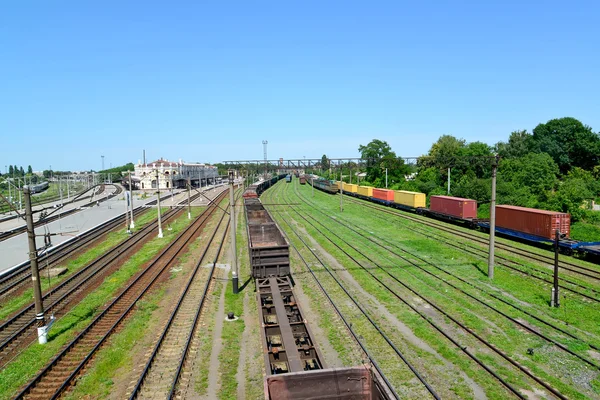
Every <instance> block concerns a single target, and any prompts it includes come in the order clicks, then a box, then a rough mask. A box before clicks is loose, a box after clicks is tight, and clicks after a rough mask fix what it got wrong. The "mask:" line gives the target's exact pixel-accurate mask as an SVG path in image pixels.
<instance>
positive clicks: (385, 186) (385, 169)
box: [385, 168, 387, 189]
mask: <svg viewBox="0 0 600 400" xmlns="http://www.w3.org/2000/svg"><path fill="white" fill-rule="evenodd" d="M385 188H386V189H387V168H386V169H385Z"/></svg>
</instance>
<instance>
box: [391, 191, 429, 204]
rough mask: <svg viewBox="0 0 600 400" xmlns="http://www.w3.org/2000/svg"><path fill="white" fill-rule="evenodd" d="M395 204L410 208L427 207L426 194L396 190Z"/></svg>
mask: <svg viewBox="0 0 600 400" xmlns="http://www.w3.org/2000/svg"><path fill="white" fill-rule="evenodd" d="M394 203H398V204H402V205H403V206H408V207H414V208H417V207H425V193H419V192H409V191H407V190H394Z"/></svg>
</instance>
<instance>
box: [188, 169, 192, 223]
mask: <svg viewBox="0 0 600 400" xmlns="http://www.w3.org/2000/svg"><path fill="white" fill-rule="evenodd" d="M187 187H188V188H187V189H188V219H192V206H191V204H190V192H191V191H192V180H191V179H190V178H188V184H187Z"/></svg>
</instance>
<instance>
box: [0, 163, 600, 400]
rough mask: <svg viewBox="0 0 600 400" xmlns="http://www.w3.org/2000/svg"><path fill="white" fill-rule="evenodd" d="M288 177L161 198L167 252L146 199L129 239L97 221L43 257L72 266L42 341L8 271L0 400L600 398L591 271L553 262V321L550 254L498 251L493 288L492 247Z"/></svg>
mask: <svg viewBox="0 0 600 400" xmlns="http://www.w3.org/2000/svg"><path fill="white" fill-rule="evenodd" d="M292 171H293V167H291V168H290V171H284V172H285V173H283V174H279V175H275V174H273V175H270V176H268V177H267V179H262V180H260V181H258V182H256V183H255V184H253V185H250V186H249V187H246V186H245V184H244V180H243V179H240V180H239V181H235V182H232V184H231V185H220V186H217V187H211V188H203V190H198V189H195V190H189V191H188V190H182V191H181V192H179V193H175V196H173V197H172V198H163V196H162V195H163V193H161V210H162V214H161V222H160V223H162V227H163V230H164V236H163V237H162V238H160V237H157V236H159V235H158V231H159V229H160V228H159V221H158V220H157V218H156V216H157V212H156V206H155V205H153V204H152V203H153V202H156V199H152V198H150V197H149V198H147V199H145V200H144V202H142V201H137V205H136V209H135V220H136V226H135V229H133V230H132V232H131V234H127V232H126V229H125V220H124V218H117V219H115V218H114V216H112V215H110V216H109V215H108V214H106V215H104V217H103V218H104V219H108V222H107V223H106V224H102V223H100V222H98V223H97V224H96V225H97V226H96V227H95V230H92V231H90V232H87V233H85V235H83V236H85V237H86V239H85V242H82V243H80V244H79V245H76V246H73V247H69V245H68V243H65V244H64V250H62V251H56V252H55V253H54V254H48V255H42V256H41V258H40V267H42V266H43V265H46V264H47V265H48V266H56V267H62V268H66V270H67V272H66V273H65V274H63V275H61V276H57V277H51V278H50V277H49V278H48V279H46V278H45V276H44V272H43V271H42V272H40V274H41V276H42V277H43V279H42V294H43V305H44V309H45V312H46V318H47V319H50V316H52V317H53V321H54V322H53V326H52V328H51V329H50V330H49V331H48V333H47V343H46V344H43V345H42V344H38V343H37V341H38V340H37V339H38V338H37V333H36V329H35V327H36V325H35V312H34V307H33V306H34V305H33V303H31V289H30V282H31V281H30V279H31V276H30V275H27V274H28V271H27V269H23V270H21V271H20V272H19V273H18V274H17V273H15V274H13V275H12V276H9V274H6V273H5V274H2V277H1V279H0V288H1V290H2V292H0V304H1V305H2V307H0V366H1V367H2V370H1V371H0V382H1V383H0V393H2V394H1V395H0V396H1V397H2V398H36V399H38V398H39V399H46V398H58V397H61V398H114V399H120V398H129V399H134V398H140V399H146V398H190V399H191V398H195V399H215V398H221V399H231V398H246V399H258V398H267V399H273V400H275V399H283V398H287V399H301V398H315V399H316V398H324V397H327V398H332V399H334V398H335V399H345V398H350V396H351V395H352V396H354V397H352V398H360V399H393V398H436V399H437V398H473V399H488V398H489V399H495V398H502V399H504V398H527V399H546V398H547V399H554V398H558V399H567V398H598V397H600V378H599V376H600V331H599V328H598V327H599V326H600V312H599V311H598V310H599V308H598V303H599V302H600V266H599V265H598V264H594V263H590V262H586V261H584V260H580V259H578V258H575V257H567V256H560V263H559V266H560V274H561V276H560V278H561V280H560V289H561V292H560V293H561V296H562V297H561V307H560V308H557V307H550V305H549V300H550V298H549V297H550V296H549V293H550V288H551V287H552V285H553V282H552V265H551V263H552V256H551V255H548V254H547V252H545V251H543V250H541V249H538V248H533V247H531V246H528V245H525V244H520V243H515V242H512V241H509V240H507V239H504V238H498V239H497V253H496V257H497V258H496V261H497V264H496V275H495V277H494V279H493V280H490V279H488V277H487V276H486V274H485V271H486V268H487V264H486V263H487V259H486V258H487V241H486V239H485V238H486V236H485V234H483V233H481V232H475V231H473V230H470V229H467V228H464V227H460V226H456V225H452V224H448V223H446V222H442V221H438V220H433V219H429V218H425V217H424V216H421V215H416V214H412V213H407V212H405V211H403V210H398V209H394V208H390V207H386V206H385V205H383V204H375V203H372V202H368V201H366V200H364V199H362V198H357V197H354V196H350V195H346V194H342V193H339V192H335V193H327V192H324V191H321V190H318V189H317V190H314V189H313V188H312V187H311V185H310V183H311V181H310V180H307V179H304V180H302V181H301V179H299V178H298V177H294V176H293V173H292ZM286 175H287V177H286ZM228 186H229V187H228ZM229 188H231V195H230V192H229V190H227V189H229ZM188 198H189V202H188ZM232 200H233V203H232V202H231V201H232ZM340 202H343V204H344V207H343V210H342V209H340V204H341V203H340ZM124 203H125V202H124V200H122V199H119V196H118V195H117V196H115V197H114V198H113V199H111V200H108V201H107V202H106V204H104V205H102V204H101V205H100V206H96V207H91V208H90V209H89V210H83V211H79V212H78V213H76V214H73V215H72V216H71V217H72V218H75V217H76V215H77V214H80V215H82V216H83V215H85V214H84V213H85V212H87V211H91V210H94V209H96V210H95V211H96V212H98V211H101V210H102V209H105V210H109V205H110V209H111V210H112V209H122V210H121V213H123V211H124V209H125V205H124ZM188 204H189V206H188ZM113 206H114V207H113ZM111 216H112V217H113V218H111ZM115 216H117V217H118V214H115ZM65 221H66V220H65ZM65 221H62V222H61V224H62V225H61V226H60V227H59V228H61V227H62V226H66V225H67V222H65ZM232 222H233V225H232ZM55 223H56V222H53V223H51V224H49V225H48V227H49V229H50V230H52V229H56V228H55V227H54V225H53V224H55ZM69 224H71V223H69ZM90 225H91V224H90ZM90 227H91V226H90ZM232 233H233V235H232ZM19 237H21V241H24V240H23V235H21V236H16V237H14V238H11V239H7V240H5V242H9V240H16V239H18V238H19ZM84 243H85V244H84ZM1 245H2V243H1V242H0V246H1ZM57 247H60V246H57ZM233 249H235V251H234V250H233ZM2 251H3V252H4V250H2ZM23 251H26V250H25V248H24V250H23ZM23 254H25V253H23ZM42 257H47V258H46V259H43V258H42ZM232 277H237V278H239V287H238V286H237V285H232ZM46 322H48V321H46Z"/></svg>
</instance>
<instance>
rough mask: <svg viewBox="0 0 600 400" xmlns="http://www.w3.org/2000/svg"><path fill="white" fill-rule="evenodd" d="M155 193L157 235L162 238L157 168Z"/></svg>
mask: <svg viewBox="0 0 600 400" xmlns="http://www.w3.org/2000/svg"><path fill="white" fill-rule="evenodd" d="M156 194H157V200H156V205H157V209H158V237H159V238H162V237H163V231H162V221H161V219H160V183H159V182H158V169H157V170H156Z"/></svg>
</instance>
